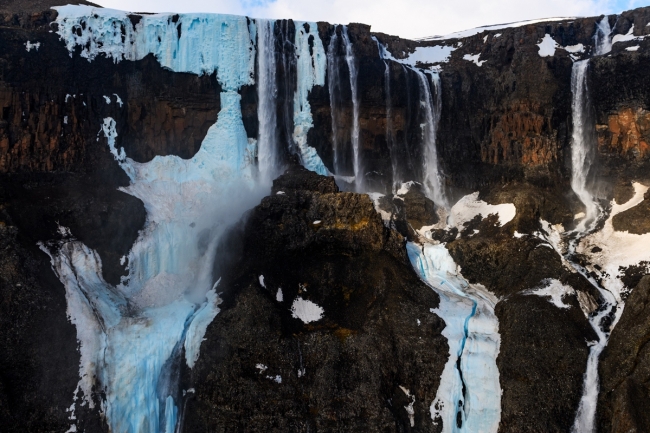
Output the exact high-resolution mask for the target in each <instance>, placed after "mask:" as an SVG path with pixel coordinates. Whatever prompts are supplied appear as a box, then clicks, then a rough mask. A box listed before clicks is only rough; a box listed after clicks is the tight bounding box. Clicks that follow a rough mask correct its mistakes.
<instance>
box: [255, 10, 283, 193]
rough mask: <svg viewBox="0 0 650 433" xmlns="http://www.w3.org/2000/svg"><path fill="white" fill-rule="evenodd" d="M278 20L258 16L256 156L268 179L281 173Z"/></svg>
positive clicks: (263, 175) (262, 172) (260, 169)
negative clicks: (276, 39) (276, 56)
mask: <svg viewBox="0 0 650 433" xmlns="http://www.w3.org/2000/svg"><path fill="white" fill-rule="evenodd" d="M274 27H275V21H271V20H258V25H257V50H258V53H257V118H258V120H259V127H258V138H257V155H258V156H257V158H258V164H259V171H260V174H261V176H262V179H263V180H264V181H265V182H270V181H271V180H273V179H274V178H275V177H276V175H277V174H278V168H279V167H280V164H279V160H278V118H277V110H276V105H277V97H278V88H277V84H276V80H277V77H276V65H275V32H274Z"/></svg>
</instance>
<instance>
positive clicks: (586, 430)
mask: <svg viewBox="0 0 650 433" xmlns="http://www.w3.org/2000/svg"><path fill="white" fill-rule="evenodd" d="M609 33H610V32H609V21H608V20H607V17H605V18H604V19H603V20H602V21H601V22H600V23H599V24H598V30H597V32H596V36H595V40H596V54H604V53H606V52H609V50H610V49H611V42H610V41H609ZM599 35H601V36H599ZM588 67H589V60H582V61H579V62H575V63H574V64H573V69H572V71H571V91H572V94H573V100H572V104H571V109H572V110H571V111H572V114H573V133H572V139H571V162H572V172H571V188H572V189H573V191H574V192H575V193H576V195H577V196H578V198H579V199H580V201H582V203H583V204H584V205H585V208H586V212H585V216H584V218H583V219H582V220H581V221H580V223H579V224H578V226H577V227H576V229H575V230H574V231H573V232H572V233H571V234H570V236H572V238H570V239H569V241H568V249H567V254H566V255H565V258H566V259H567V261H568V262H569V263H571V265H572V266H573V267H574V268H575V269H576V271H578V272H579V273H580V274H581V275H582V276H583V277H585V278H586V279H587V280H588V281H589V282H590V283H591V284H592V285H593V286H594V287H595V288H596V289H597V290H598V292H599V293H600V295H601V305H600V306H599V308H598V310H597V311H596V312H595V313H592V315H591V316H590V317H589V323H590V324H591V326H592V328H593V329H594V331H595V332H596V335H597V336H598V340H597V341H596V342H594V343H593V344H591V348H590V351H589V357H588V359H587V369H586V371H585V374H584V385H583V394H582V397H581V399H580V403H579V406H578V411H577V413H576V418H575V421H574V424H573V427H572V429H571V431H572V433H593V432H595V431H596V428H595V423H596V407H597V403H598V393H599V388H600V386H599V377H598V360H599V358H600V355H601V353H602V352H603V350H604V349H605V347H606V346H607V342H608V339H609V333H610V332H611V329H610V328H609V325H610V320H609V317H610V315H611V314H612V313H615V312H616V310H617V302H616V298H615V297H614V295H613V294H612V293H611V292H610V291H608V290H606V289H604V288H603V287H602V286H601V285H600V284H599V283H598V282H597V281H596V280H595V279H594V278H593V277H592V276H591V275H590V274H589V272H588V271H587V270H586V269H585V268H584V267H583V266H582V265H581V264H579V263H578V261H577V260H576V259H575V251H576V248H577V245H578V244H579V243H580V240H581V239H582V238H584V237H585V236H587V235H589V234H590V233H592V232H593V231H594V230H596V226H597V223H598V218H599V217H600V216H601V215H602V208H601V207H600V205H599V204H598V203H597V201H596V200H595V198H594V197H593V195H592V194H591V192H590V191H589V188H588V176H589V171H590V169H591V166H592V164H593V162H594V158H595V153H596V146H597V137H596V135H595V127H594V125H593V119H592V115H591V113H590V104H589V88H588V85H587V71H588Z"/></svg>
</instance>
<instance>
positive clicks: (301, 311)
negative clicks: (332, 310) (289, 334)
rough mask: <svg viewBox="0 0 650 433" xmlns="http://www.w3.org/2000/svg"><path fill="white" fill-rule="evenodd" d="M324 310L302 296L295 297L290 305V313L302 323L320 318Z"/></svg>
mask: <svg viewBox="0 0 650 433" xmlns="http://www.w3.org/2000/svg"><path fill="white" fill-rule="evenodd" d="M324 312H325V310H323V309H322V308H321V307H319V306H318V305H316V304H314V303H313V302H311V301H309V300H307V299H303V298H296V299H295V300H294V301H293V305H291V315H292V316H293V317H294V318H296V319H300V320H302V321H303V322H304V323H311V322H316V321H318V320H320V319H322V318H323V313H324Z"/></svg>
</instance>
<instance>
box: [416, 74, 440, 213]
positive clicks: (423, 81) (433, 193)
mask: <svg viewBox="0 0 650 433" xmlns="http://www.w3.org/2000/svg"><path fill="white" fill-rule="evenodd" d="M414 71H415V72H416V73H417V74H418V80H419V85H420V106H421V107H424V124H423V127H422V146H423V155H424V170H423V184H424V188H425V191H426V192H427V195H428V196H429V197H430V198H431V199H432V200H433V202H434V203H436V204H437V205H438V206H440V207H443V208H447V207H448V203H447V198H446V195H445V191H444V187H443V178H442V174H441V172H440V167H439V164H438V149H437V146H436V138H437V135H438V124H439V123H440V111H441V107H442V102H441V94H440V76H439V75H438V74H437V73H432V74H430V76H431V80H432V82H433V83H434V87H435V93H436V95H435V98H436V99H435V103H434V101H433V94H432V91H431V87H430V86H429V80H427V77H426V75H425V73H424V72H422V71H420V70H418V69H414Z"/></svg>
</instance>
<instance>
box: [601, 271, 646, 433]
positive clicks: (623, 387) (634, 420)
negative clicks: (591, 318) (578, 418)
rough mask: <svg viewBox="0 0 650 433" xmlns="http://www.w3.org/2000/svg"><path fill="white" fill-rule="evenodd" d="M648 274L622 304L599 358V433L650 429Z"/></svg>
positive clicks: (635, 431)
mask: <svg viewBox="0 0 650 433" xmlns="http://www.w3.org/2000/svg"><path fill="white" fill-rule="evenodd" d="M648 341H650V276H646V277H644V278H643V279H642V280H641V282H640V283H639V284H638V285H637V286H636V288H635V289H634V290H633V291H632V293H631V294H630V296H629V297H628V299H627V302H626V303H625V309H624V310H623V315H622V316H621V319H620V320H619V322H618V324H617V325H616V327H615V328H614V331H612V335H611V337H610V338H609V344H608V345H607V347H606V348H605V350H604V351H603V354H602V357H601V361H600V366H599V367H600V368H599V372H600V381H601V385H600V389H601V392H600V395H599V399H598V420H599V425H600V429H599V431H601V432H603V433H610V432H611V433H623V432H625V433H628V432H634V433H637V432H638V433H640V432H646V431H650V385H649V384H650V345H648Z"/></svg>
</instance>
